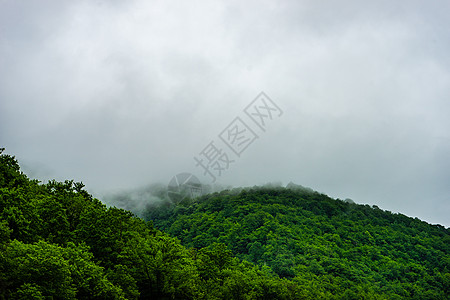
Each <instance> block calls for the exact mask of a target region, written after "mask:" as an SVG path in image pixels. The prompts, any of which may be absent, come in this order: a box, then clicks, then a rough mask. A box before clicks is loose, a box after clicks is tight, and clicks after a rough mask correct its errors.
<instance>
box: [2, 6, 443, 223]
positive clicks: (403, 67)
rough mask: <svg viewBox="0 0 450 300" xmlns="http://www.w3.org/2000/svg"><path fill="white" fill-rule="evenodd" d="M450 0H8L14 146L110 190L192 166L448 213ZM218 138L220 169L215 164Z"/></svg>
mask: <svg viewBox="0 0 450 300" xmlns="http://www.w3.org/2000/svg"><path fill="white" fill-rule="evenodd" d="M449 6H450V3H447V2H425V1H398V2H392V1H376V2H372V3H368V2H361V1H341V2H338V3H331V2H328V3H322V2H317V1H283V2H271V1H245V2H243V1H211V2H207V1H190V2H181V1H180V2H178V1H151V2H149V1H143V0H136V1H127V2H120V1H77V2H73V1H39V2H20V1H12V0H11V1H10V0H6V1H1V2H0V146H1V147H5V148H6V151H5V152H7V153H10V154H13V155H15V156H16V157H17V158H18V160H19V162H20V164H21V166H22V168H23V171H24V172H25V173H26V174H28V175H29V176H31V177H33V178H38V179H40V180H42V181H44V182H45V181H46V180H48V179H53V178H55V179H57V180H64V179H74V180H76V181H82V182H83V183H84V184H85V185H86V187H87V189H88V191H90V192H92V193H93V194H94V195H95V196H97V197H99V198H100V199H101V198H102V197H103V196H104V195H107V194H115V193H123V192H124V191H133V190H135V191H138V190H141V189H145V187H148V186H152V185H155V184H159V185H160V186H166V185H167V184H168V183H169V182H170V180H171V179H172V178H173V176H175V175H177V174H179V173H183V172H187V173H191V174H194V175H195V176H196V177H197V178H198V179H199V180H200V181H201V182H202V184H205V185H206V184H220V185H222V186H234V187H238V186H253V185H263V184H266V183H268V182H280V183H281V184H283V185H286V184H288V183H289V182H291V181H292V182H294V183H297V184H301V185H303V186H307V187H311V188H312V189H314V190H318V191H319V192H322V193H325V194H327V195H330V196H331V197H334V198H341V199H345V198H351V199H353V200H354V201H355V202H357V203H368V204H370V205H377V206H379V207H380V208H382V209H387V210H390V211H393V212H401V213H403V214H406V215H408V216H412V217H419V218H420V219H423V220H425V221H428V222H431V223H439V224H442V225H445V226H447V227H448V226H450V220H449V217H448V216H449V215H450V185H449V182H450V157H449V156H450V155H449V154H450V134H449V128H450V118H449V117H448V116H449V115H450V101H449V99H450V97H449V96H450V56H449V55H448V53H450V20H449V18H448V17H447V12H448V11H449V9H450V7H449ZM261 92H264V93H265V94H264V95H265V97H267V98H266V100H267V101H266V104H268V106H266V109H264V105H263V104H264V102H261V99H260V98H257V97H258V95H260V93H261ZM255 100H256V101H257V102H253V101H255ZM269 100H270V101H269ZM258 101H259V102H258ZM252 103H253V104H252ZM248 107H250V109H253V108H254V107H256V108H258V107H259V109H260V111H259V113H260V116H261V115H264V116H265V117H263V118H264V120H265V123H264V126H263V127H261V126H259V125H258V124H257V122H258V121H255V120H252V116H253V117H254V118H256V119H257V118H258V116H256V115H254V114H253V115H252V113H251V112H250V113H249V109H248ZM246 108H247V113H246ZM267 108H272V109H274V110H270V109H267ZM252 112H253V113H255V112H256V111H254V110H253V111H252ZM271 112H272V113H273V115H270V117H269V114H270V113H271ZM236 118H238V119H236ZM257 120H258V119H257ZM259 121H261V119H259ZM233 122H234V123H233ZM236 122H237V123H236ZM260 125H261V124H260ZM244 129H245V133H246V134H247V135H245V136H244V137H242V136H239V137H238V136H237V135H235V136H234V138H235V139H234V140H233V141H234V145H235V146H236V145H238V144H239V145H240V146H237V147H238V149H234V150H235V151H233V150H232V149H231V148H232V147H230V145H227V142H228V143H231V142H230V141H231V140H230V138H233V136H232V135H230V134H232V133H233V130H235V131H234V133H237V132H242V130H244ZM252 133H253V135H252ZM211 142H213V145H215V146H216V148H217V150H220V151H219V152H216V153H215V154H217V156H216V157H215V158H216V162H217V159H219V158H220V160H219V162H220V163H221V164H222V167H223V164H225V165H226V166H227V168H224V169H223V170H220V172H219V170H218V168H217V167H218V165H215V167H214V166H213V165H212V164H211V169H209V170H211V171H212V172H215V173H214V175H215V177H216V178H215V179H213V178H212V177H211V176H210V175H209V174H208V173H206V174H205V170H204V169H203V168H202V167H201V165H200V164H199V163H198V161H199V160H201V158H202V157H203V163H205V162H206V160H205V156H204V155H202V153H203V154H205V153H208V154H209V155H212V154H213V152H208V151H206V150H211V151H212V148H211V147H210V148H207V147H208V145H209V146H211V144H210V143H211ZM225 154H226V156H224V155H225ZM195 157H197V158H198V160H195V159H194V158H195ZM219 173H220V174H219ZM149 201H150V200H149Z"/></svg>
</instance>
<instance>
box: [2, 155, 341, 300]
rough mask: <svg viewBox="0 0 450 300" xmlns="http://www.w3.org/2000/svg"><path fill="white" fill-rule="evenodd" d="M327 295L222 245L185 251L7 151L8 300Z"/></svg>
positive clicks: (4, 223)
mask: <svg viewBox="0 0 450 300" xmlns="http://www.w3.org/2000/svg"><path fill="white" fill-rule="evenodd" d="M2 150H3V149H0V153H1V152H2ZM320 297H321V294H320V293H316V292H314V291H312V292H310V291H308V290H307V289H304V288H303V287H302V286H300V285H297V284H295V283H293V282H291V281H289V280H285V279H280V278H278V277H277V276H274V275H273V274H271V273H270V271H269V270H267V269H264V268H259V267H257V266H255V265H254V264H251V263H249V262H246V261H241V260H239V259H237V258H235V257H233V256H232V255H231V253H230V251H229V250H227V249H226V248H225V246H224V245H223V244H210V245H208V246H207V247H204V248H201V249H189V248H186V247H184V246H183V245H181V244H180V242H179V241H178V240H177V239H176V238H173V237H170V236H169V235H167V234H165V233H163V232H161V231H158V230H156V229H154V228H153V226H152V224H151V222H145V221H143V220H142V219H139V218H137V217H135V216H133V214H132V213H130V212H127V211H125V210H122V209H117V208H115V207H110V208H107V207H106V206H105V205H104V204H102V203H101V202H100V201H99V200H97V199H95V198H93V197H92V196H91V195H90V194H89V193H87V192H86V191H85V190H84V189H83V184H82V183H76V182H73V181H65V182H56V181H51V182H49V183H47V184H39V183H38V182H37V181H35V180H30V179H28V178H27V176H25V175H24V174H23V173H21V172H20V168H19V165H18V163H17V161H16V159H15V158H14V157H13V156H10V155H6V154H4V153H2V154H1V155H0V299H2V300H3V299H27V300H28V299H64V300H66V299H105V300H106V299H107V300H110V299H305V298H306V299H307V298H309V299H317V298H320ZM337 298H340V296H339V295H338V296H337Z"/></svg>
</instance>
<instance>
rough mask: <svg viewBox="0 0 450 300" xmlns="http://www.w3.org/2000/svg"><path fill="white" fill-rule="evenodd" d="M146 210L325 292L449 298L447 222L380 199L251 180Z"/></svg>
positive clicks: (174, 228) (187, 233) (188, 240)
mask: <svg viewBox="0 0 450 300" xmlns="http://www.w3.org/2000/svg"><path fill="white" fill-rule="evenodd" d="M146 218H147V219H151V220H153V222H154V225H155V227H157V228H159V229H161V230H163V231H165V232H167V233H169V234H170V235H172V236H176V237H178V238H179V239H180V240H181V242H182V244H183V245H185V246H188V247H205V246H207V245H210V244H212V243H224V244H225V245H227V247H228V249H230V250H231V251H232V253H233V254H234V255H236V256H237V257H239V258H240V259H243V260H248V261H250V262H253V263H256V264H257V265H259V266H261V267H264V268H266V269H269V270H270V271H271V272H274V273H275V274H277V275H279V276H280V277H282V278H288V279H289V280H290V281H292V282H294V283H295V284H296V285H298V286H301V287H302V289H304V290H308V291H318V292H319V294H320V295H322V296H324V298H332V295H345V297H348V299H353V298H355V299H362V298H363V297H364V296H363V295H378V296H380V298H383V297H386V298H388V299H406V298H412V299H448V298H449V288H450V231H449V229H446V228H444V227H443V226H440V225H430V224H428V223H426V222H423V221H421V220H419V219H417V218H415V219H414V218H410V217H407V216H404V215H402V214H393V213H391V212H389V211H383V210H381V209H379V208H378V207H376V206H373V207H370V206H368V205H358V204H354V203H352V201H342V200H335V199H331V198H329V197H328V196H326V195H323V194H320V193H317V192H313V191H310V190H307V189H301V188H295V187H294V188H253V189H248V190H242V191H240V192H233V191H223V192H220V193H215V194H210V195H206V196H203V197H202V198H199V199H197V200H196V201H193V202H192V201H191V202H189V201H187V202H181V203H179V204H177V205H173V206H164V207H160V208H157V207H153V208H150V209H149V210H148V211H147V213H146ZM364 293H365V294H364ZM345 297H344V298H345Z"/></svg>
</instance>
